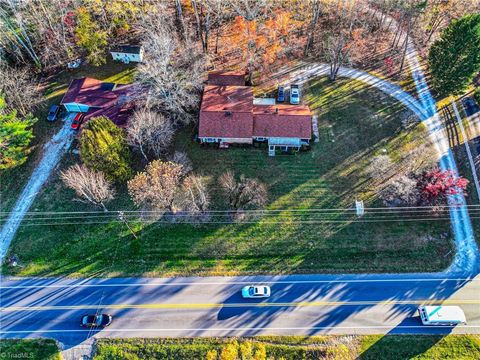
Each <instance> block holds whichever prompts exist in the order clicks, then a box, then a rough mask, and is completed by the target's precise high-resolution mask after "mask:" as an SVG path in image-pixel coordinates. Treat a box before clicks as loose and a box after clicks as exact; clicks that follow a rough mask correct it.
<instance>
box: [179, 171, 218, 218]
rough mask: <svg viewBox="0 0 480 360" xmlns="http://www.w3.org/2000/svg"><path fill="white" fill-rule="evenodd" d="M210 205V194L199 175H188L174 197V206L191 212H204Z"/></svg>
mask: <svg viewBox="0 0 480 360" xmlns="http://www.w3.org/2000/svg"><path fill="white" fill-rule="evenodd" d="M209 205H210V195H209V193H208V190H207V187H206V185H205V182H204V181H203V179H202V178H201V177H200V176H196V175H189V176H187V177H186V178H185V179H184V180H183V183H182V185H181V187H180V191H179V192H178V193H177V195H176V197H175V206H176V207H178V208H179V209H182V210H184V211H188V212H190V213H193V214H201V213H204V212H205V211H206V210H207V209H208V206H209Z"/></svg>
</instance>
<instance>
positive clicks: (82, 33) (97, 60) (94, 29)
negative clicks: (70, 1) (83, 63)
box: [75, 7, 108, 65]
mask: <svg viewBox="0 0 480 360" xmlns="http://www.w3.org/2000/svg"><path fill="white" fill-rule="evenodd" d="M76 15H77V17H76V21H77V24H76V27H75V36H76V38H77V41H76V43H77V45H78V46H80V47H81V48H83V49H84V50H85V52H86V58H87V60H88V61H89V62H90V63H91V64H93V65H101V64H104V63H105V61H106V54H105V48H106V46H107V44H108V41H107V39H108V35H107V32H106V31H105V30H101V29H100V27H99V25H98V24H97V23H96V22H95V20H94V19H93V18H92V16H91V15H90V13H89V12H88V10H87V9H86V8H85V7H79V8H78V9H77V12H76Z"/></svg>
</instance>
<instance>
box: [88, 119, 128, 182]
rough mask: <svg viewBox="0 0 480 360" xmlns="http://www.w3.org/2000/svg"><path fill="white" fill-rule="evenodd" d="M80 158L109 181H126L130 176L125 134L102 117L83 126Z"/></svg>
mask: <svg viewBox="0 0 480 360" xmlns="http://www.w3.org/2000/svg"><path fill="white" fill-rule="evenodd" d="M80 156H81V158H82V161H83V162H84V163H85V165H87V167H89V168H90V169H92V170H95V171H101V172H103V173H104V174H105V175H106V176H107V178H108V179H109V180H113V181H117V182H118V181H122V180H126V179H128V178H129V177H130V176H131V174H132V170H131V168H130V164H129V161H130V152H129V149H128V146H127V143H126V139H125V134H124V132H123V130H122V129H120V128H118V127H117V126H116V125H115V124H114V123H112V122H111V121H110V120H109V119H108V118H106V117H104V116H100V117H97V118H93V119H92V120H90V121H88V122H87V123H86V124H85V125H84V126H83V128H82V135H81V137H80Z"/></svg>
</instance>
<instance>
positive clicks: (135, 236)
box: [118, 211, 138, 240]
mask: <svg viewBox="0 0 480 360" xmlns="http://www.w3.org/2000/svg"><path fill="white" fill-rule="evenodd" d="M118 218H119V219H120V220H122V221H123V223H124V224H125V225H126V226H127V228H128V230H130V232H131V233H132V235H133V237H134V238H135V240H136V239H138V236H137V234H135V231H133V229H132V228H131V226H130V224H129V223H128V221H127V219H126V218H125V214H124V213H123V211H119V212H118Z"/></svg>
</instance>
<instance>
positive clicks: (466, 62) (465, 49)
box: [428, 14, 480, 96]
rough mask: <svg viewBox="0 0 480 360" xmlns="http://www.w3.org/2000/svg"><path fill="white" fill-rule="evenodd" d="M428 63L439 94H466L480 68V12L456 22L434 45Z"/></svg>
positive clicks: (453, 22) (434, 85)
mask: <svg viewBox="0 0 480 360" xmlns="http://www.w3.org/2000/svg"><path fill="white" fill-rule="evenodd" d="M428 63H429V67H430V71H431V74H432V80H433V87H434V88H435V90H436V91H437V92H438V93H439V95H441V96H446V95H456V94H459V93H462V92H463V91H464V90H465V88H466V87H467V86H468V85H469V84H470V83H471V81H472V80H473V77H474V76H475V75H476V74H477V73H478V72H479V71H480V14H472V15H466V16H464V17H462V18H461V19H459V20H455V21H452V23H451V24H450V25H449V26H448V27H447V28H446V29H445V30H444V31H443V33H442V35H441V37H440V38H439V39H438V40H437V41H435V43H434V44H433V45H432V47H431V49H430V53H429V55H428Z"/></svg>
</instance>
